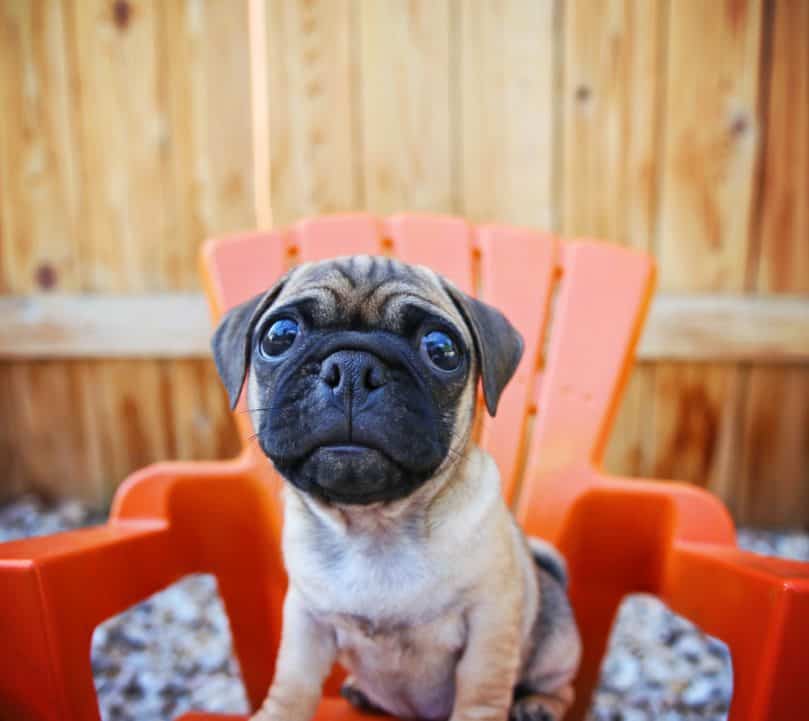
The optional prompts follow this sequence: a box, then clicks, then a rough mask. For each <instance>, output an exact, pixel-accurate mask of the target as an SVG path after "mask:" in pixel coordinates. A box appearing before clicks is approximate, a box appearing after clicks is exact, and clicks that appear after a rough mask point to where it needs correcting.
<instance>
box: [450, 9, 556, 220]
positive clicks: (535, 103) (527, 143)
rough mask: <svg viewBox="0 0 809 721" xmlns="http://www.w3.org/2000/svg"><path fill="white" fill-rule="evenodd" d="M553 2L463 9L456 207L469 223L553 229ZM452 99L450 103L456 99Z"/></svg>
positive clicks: (461, 21)
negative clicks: (508, 224)
mask: <svg viewBox="0 0 809 721" xmlns="http://www.w3.org/2000/svg"><path fill="white" fill-rule="evenodd" d="M557 11H558V3H557V2H554V1H553V0H541V1H540V2H533V1H532V0H528V1H526V0H508V1H507V2H491V1H487V2H478V1H477V0H464V2H462V3H461V5H460V18H459V23H460V31H459V37H460V48H459V64H460V84H459V88H457V89H453V90H454V91H455V92H457V93H458V94H459V95H460V102H459V110H460V119H459V121H458V129H457V131H458V132H459V134H460V158H459V161H460V173H459V175H460V196H461V199H460V204H461V208H462V212H463V214H464V215H465V216H466V217H468V218H469V219H470V220H472V221H477V222H486V221H489V222H499V223H514V224H518V225H528V226H532V227H535V228H542V229H545V230H550V229H553V228H556V227H557V224H558V221H557V219H556V218H555V217H554V188H553V179H554V175H555V172H554V171H555V170H558V168H555V165H556V163H555V160H556V158H555V151H554V122H555V118H554V113H553V112H552V111H551V109H552V108H553V107H554V90H555V82H556V77H555V75H556V72H557V68H556V58H555V38H554V19H555V14H556V12H557ZM453 99H454V98H453Z"/></svg>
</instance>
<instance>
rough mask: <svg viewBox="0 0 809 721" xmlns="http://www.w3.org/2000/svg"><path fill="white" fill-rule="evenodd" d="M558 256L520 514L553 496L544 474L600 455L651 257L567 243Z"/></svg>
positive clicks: (640, 313)
mask: <svg viewBox="0 0 809 721" xmlns="http://www.w3.org/2000/svg"><path fill="white" fill-rule="evenodd" d="M562 259H563V264H562V273H563V275H562V280H561V282H560V289H559V297H558V299H557V303H556V310H555V316H554V319H553V327H552V328H551V337H550V344H549V349H548V358H547V364H546V366H545V370H544V373H543V379H542V387H541V388H540V389H539V396H538V410H537V420H536V426H535V429H534V434H533V438H532V439H531V443H530V449H529V453H528V460H527V464H526V475H525V478H526V484H525V486H524V488H523V491H522V493H521V496H520V502H519V506H520V508H519V515H520V516H521V517H522V516H524V515H525V514H526V513H528V509H532V507H538V506H539V505H540V504H542V503H543V502H545V503H547V504H549V505H550V504H552V501H550V500H549V499H550V497H551V496H553V495H554V493H555V491H557V490H559V489H551V488H544V487H543V479H546V480H547V479H551V478H552V474H554V473H558V472H560V471H563V470H566V469H568V470H569V469H576V468H581V469H586V468H590V467H591V465H592V463H598V462H599V461H600V457H601V453H602V450H603V445H604V442H605V440H606V436H607V432H608V431H609V428H610V424H611V422H612V418H613V415H614V413H613V411H614V410H615V406H616V404H617V402H618V400H619V397H620V392H621V390H622V389H623V382H624V380H625V379H626V376H627V374H628V372H629V369H630V367H631V362H632V357H633V352H634V347H635V343H636V341H637V337H638V335H639V333H640V329H641V325H642V322H643V319H644V316H645V311H646V307H647V305H648V302H649V299H650V296H651V292H652V286H653V282H654V263H653V261H652V259H651V258H650V257H649V256H647V255H644V254H641V253H637V252H634V251H631V250H628V249H626V248H621V247H617V246H612V245H606V244H601V243H593V242H577V243H570V244H565V246H564V250H563V258H562ZM571 490H572V489H571ZM532 510H533V509H532Z"/></svg>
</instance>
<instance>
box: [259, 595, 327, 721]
mask: <svg viewBox="0 0 809 721" xmlns="http://www.w3.org/2000/svg"><path fill="white" fill-rule="evenodd" d="M335 656H336V645H335V639H334V633H333V631H332V629H331V628H329V627H327V626H325V625H323V624H322V623H320V622H318V621H317V619H315V617H314V616H313V615H312V614H311V613H310V612H309V611H308V610H307V609H306V607H305V605H304V603H303V599H302V598H301V596H300V594H299V593H298V592H296V591H295V589H294V588H293V587H290V589H289V591H288V592H287V596H286V599H285V600H284V627H283V631H282V634H281V648H280V650H279V652H278V660H277V662H276V666H275V678H274V679H273V682H272V685H271V686H270V692H269V693H268V694H267V698H266V700H265V701H264V703H263V704H262V706H261V709H260V710H259V711H258V712H257V713H256V714H255V715H254V716H253V717H252V719H251V721H309V719H310V718H311V717H312V716H313V715H314V713H315V710H316V709H317V705H318V703H319V702H320V696H321V694H322V691H323V681H324V680H325V678H326V676H327V675H328V673H329V671H330V670H331V667H332V665H333V663H334V659H335Z"/></svg>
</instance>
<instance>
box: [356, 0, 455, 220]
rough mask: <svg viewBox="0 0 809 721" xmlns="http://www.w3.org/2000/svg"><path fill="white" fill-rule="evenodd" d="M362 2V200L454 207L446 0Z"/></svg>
mask: <svg viewBox="0 0 809 721" xmlns="http://www.w3.org/2000/svg"><path fill="white" fill-rule="evenodd" d="M359 8H360V17H359V28H360V48H359V49H360V57H361V59H362V60H361V62H362V66H361V90H360V96H361V107H362V116H361V121H360V125H361V128H362V141H361V145H362V157H363V170H364V177H365V204H366V206H367V207H368V208H369V209H370V210H372V211H373V212H377V213H391V212H396V211H401V210H421V211H437V212H449V211H452V210H454V209H455V208H456V206H457V200H456V197H455V196H456V194H457V190H456V189H455V188H454V187H453V177H452V175H453V173H452V157H453V142H454V140H453V136H454V135H455V134H456V129H455V128H454V127H453V123H452V118H451V104H450V98H451V93H452V90H451V87H450V82H451V76H450V67H451V66H450V55H451V54H450V45H451V43H450V36H451V27H450V22H451V17H452V16H451V14H450V3H448V2H429V0H409V1H407V2H406V1H405V0H391V2H376V0H364V1H363V2H362V3H360V5H359Z"/></svg>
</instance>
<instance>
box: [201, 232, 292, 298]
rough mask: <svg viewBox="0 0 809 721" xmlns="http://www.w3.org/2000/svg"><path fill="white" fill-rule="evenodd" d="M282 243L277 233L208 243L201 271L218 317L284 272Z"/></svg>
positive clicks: (251, 235)
mask: <svg viewBox="0 0 809 721" xmlns="http://www.w3.org/2000/svg"><path fill="white" fill-rule="evenodd" d="M286 243H287V241H286V237H285V233H283V232H281V231H275V232H260V233H243V234H241V235H234V236H231V237H228V238H216V239H214V240H211V241H208V242H207V243H206V244H205V250H204V251H203V268H202V270H203V280H204V282H205V283H206V286H207V291H208V298H209V300H210V302H211V304H212V306H213V308H214V310H215V312H216V313H217V314H222V313H224V312H226V311H228V310H230V309H231V308H233V307H234V306H236V305H239V303H243V302H244V301H246V300H248V299H249V298H252V297H253V296H255V295H258V294H259V293H263V292H264V291H265V290H267V288H269V287H270V286H271V285H272V284H273V283H275V281H276V280H278V278H279V277H281V275H283V273H284V270H285V262H286V261H285V256H286Z"/></svg>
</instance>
